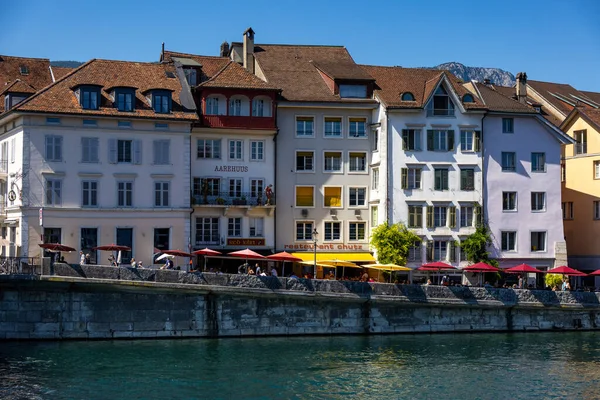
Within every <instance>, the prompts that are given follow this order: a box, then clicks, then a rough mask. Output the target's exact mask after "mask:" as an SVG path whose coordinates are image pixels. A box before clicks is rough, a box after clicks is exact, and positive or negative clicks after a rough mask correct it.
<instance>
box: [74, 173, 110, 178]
mask: <svg viewBox="0 0 600 400" xmlns="http://www.w3.org/2000/svg"><path fill="white" fill-rule="evenodd" d="M103 175H104V174H103V173H102V172H79V173H78V174H77V176H80V177H82V178H100V177H101V176H103Z"/></svg>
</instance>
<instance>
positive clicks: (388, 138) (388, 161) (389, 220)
mask: <svg viewBox="0 0 600 400" xmlns="http://www.w3.org/2000/svg"><path fill="white" fill-rule="evenodd" d="M385 130H386V141H385V157H386V162H385V163H386V165H385V175H386V180H387V182H386V187H387V189H386V193H385V220H386V221H387V223H388V224H389V225H391V224H392V217H391V216H390V207H391V206H392V205H393V202H392V200H391V197H390V193H393V191H392V190H393V187H394V186H393V174H392V169H391V165H392V152H391V151H390V148H389V146H390V144H391V143H392V130H391V129H390V115H389V112H388V110H387V108H386V109H385Z"/></svg>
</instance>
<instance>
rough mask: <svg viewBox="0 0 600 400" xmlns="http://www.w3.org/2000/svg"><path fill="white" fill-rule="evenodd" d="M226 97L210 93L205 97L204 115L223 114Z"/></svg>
mask: <svg viewBox="0 0 600 400" xmlns="http://www.w3.org/2000/svg"><path fill="white" fill-rule="evenodd" d="M226 107H227V99H226V98H225V96H220V95H211V96H208V97H207V98H206V109H205V111H204V112H205V114H206V115H225V111H226Z"/></svg>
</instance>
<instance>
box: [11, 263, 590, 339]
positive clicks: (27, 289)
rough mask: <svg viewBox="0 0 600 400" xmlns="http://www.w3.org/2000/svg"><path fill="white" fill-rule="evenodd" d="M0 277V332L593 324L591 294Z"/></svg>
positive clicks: (160, 274)
mask: <svg viewBox="0 0 600 400" xmlns="http://www.w3.org/2000/svg"><path fill="white" fill-rule="evenodd" d="M53 272H54V273H55V274H56V275H53V276H48V275H44V276H41V277H31V276H2V277H0V339H109V338H155V337H227V336H251V335H305V334H374V333H414V332H427V333H429V332H449V331H453V332H476V331H523V330H577V329H594V330H595V329H599V328H598V327H599V326H600V293H589V292H551V291H541V290H540V291H537V290H512V289H491V288H490V289H488V288H468V287H443V286H420V285H394V284H383V283H360V282H344V281H327V280H305V279H288V278H276V277H256V276H247V275H215V274H212V273H204V274H201V273H197V274H188V273H185V272H179V271H165V270H135V269H131V268H111V267H99V266H84V267H79V266H77V267H70V266H66V265H64V266H60V265H57V266H55V268H54V271H53Z"/></svg>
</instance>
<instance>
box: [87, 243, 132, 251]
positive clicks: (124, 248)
mask: <svg viewBox="0 0 600 400" xmlns="http://www.w3.org/2000/svg"><path fill="white" fill-rule="evenodd" d="M92 250H101V251H131V247H128V246H121V245H119V244H107V245H106V246H98V247H94V248H93V249H92Z"/></svg>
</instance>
